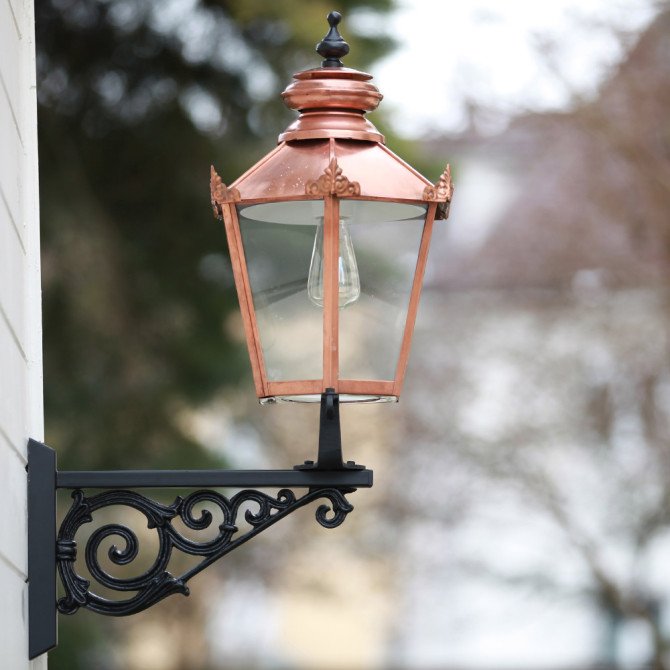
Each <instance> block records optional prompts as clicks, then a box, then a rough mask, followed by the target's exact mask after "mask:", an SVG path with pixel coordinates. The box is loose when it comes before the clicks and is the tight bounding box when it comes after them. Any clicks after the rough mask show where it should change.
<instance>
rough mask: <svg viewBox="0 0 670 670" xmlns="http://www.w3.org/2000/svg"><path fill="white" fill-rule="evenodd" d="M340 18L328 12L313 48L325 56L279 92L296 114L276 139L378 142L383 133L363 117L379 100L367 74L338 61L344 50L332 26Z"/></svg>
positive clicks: (334, 27)
mask: <svg viewBox="0 0 670 670" xmlns="http://www.w3.org/2000/svg"><path fill="white" fill-rule="evenodd" d="M341 20H342V15H341V14H339V12H330V14H328V23H329V24H330V30H329V31H328V34H327V35H326V36H325V37H324V39H323V40H321V42H319V44H318V45H317V47H316V50H317V52H318V53H319V54H320V55H321V56H323V57H324V59H325V60H324V61H323V63H322V64H321V67H320V68H313V69H310V70H304V71H303V72H298V73H297V74H294V75H293V78H294V79H296V81H294V82H293V83H291V84H289V85H288V87H287V88H286V90H285V91H284V92H283V93H282V98H283V99H284V103H285V104H286V106H287V107H288V108H289V109H295V110H298V111H299V112H300V116H299V117H298V119H296V121H294V122H293V123H292V124H291V125H290V126H289V127H288V128H287V129H286V130H285V131H284V132H283V133H282V134H281V135H280V136H279V142H290V141H293V140H314V139H328V138H336V139H351V140H362V141H367V142H381V143H382V144H384V142H385V140H384V136H383V135H382V134H381V133H380V132H379V131H378V130H377V129H376V128H375V127H374V126H373V125H372V123H370V122H369V121H368V120H367V119H365V118H364V114H365V113H366V112H371V111H373V110H375V109H377V107H378V106H379V103H380V101H381V100H382V98H383V96H382V94H381V93H380V92H379V89H378V88H377V87H376V86H375V85H374V84H372V83H370V79H372V75H370V74H368V73H367V72H361V71H359V70H354V69H351V68H348V67H344V65H343V64H342V62H341V61H340V60H339V59H340V58H341V57H342V56H345V55H346V54H348V53H349V45H348V44H347V43H346V42H345V41H344V39H342V36H341V35H340V33H339V31H338V29H337V25H338V24H339V23H340V21H341Z"/></svg>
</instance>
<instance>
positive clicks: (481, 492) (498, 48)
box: [36, 0, 670, 670]
mask: <svg viewBox="0 0 670 670" xmlns="http://www.w3.org/2000/svg"><path fill="white" fill-rule="evenodd" d="M330 9H338V10H339V11H341V12H342V13H343V15H344V22H343V24H342V26H341V27H342V32H343V34H344V36H345V38H346V39H347V41H349V42H350V43H351V46H352V49H351V54H350V56H348V57H347V61H346V64H347V65H349V66H351V67H358V68H360V69H364V70H368V71H370V72H372V74H374V75H375V83H376V84H377V85H378V86H379V88H380V89H381V91H382V93H384V94H386V96H387V99H386V101H385V102H384V103H383V104H382V109H381V111H380V112H377V113H375V114H376V117H375V118H374V123H375V124H376V125H378V127H380V128H383V131H384V132H385V133H386V135H387V142H388V144H389V146H390V147H391V148H392V149H394V150H396V151H397V152H398V153H400V154H401V155H403V156H406V157H408V159H409V160H410V162H411V163H412V164H415V165H418V166H420V167H421V169H422V171H423V172H424V174H426V176H428V177H429V178H431V179H434V180H436V179H437V177H438V176H439V174H440V173H441V172H442V170H443V169H444V164H445V162H447V161H449V162H451V164H452V168H453V176H454V182H455V184H456V191H455V199H454V204H453V206H452V213H451V217H450V219H449V221H448V222H446V224H444V225H443V224H441V225H440V226H439V227H438V228H437V230H436V237H437V239H436V241H435V246H434V248H433V249H432V251H431V254H432V255H431V258H430V260H429V270H428V277H427V286H426V290H425V293H424V298H423V302H422V306H421V308H420V314H419V323H418V324H417V331H416V334H415V340H414V345H413V350H412V355H411V357H410V365H409V367H408V374H407V378H406V384H405V389H404V394H403V399H402V401H401V403H400V404H399V405H398V406H397V407H387V406H379V407H346V408H343V411H342V422H343V441H344V442H343V443H344V448H345V453H346V455H347V457H349V458H355V459H356V461H358V462H362V463H365V464H366V465H367V466H368V467H371V468H373V469H374V470H375V487H374V488H373V489H372V490H371V491H360V492H358V493H356V494H354V495H352V496H351V499H352V502H353V503H354V505H355V506H356V512H355V514H353V515H351V517H350V518H349V519H348V520H347V522H346V523H345V524H344V525H343V526H342V527H341V528H339V529H338V530H337V531H335V532H326V531H325V530H322V529H320V528H317V527H316V526H315V524H314V523H313V519H312V517H311V512H310V511H309V510H304V512H303V514H302V515H298V516H297V517H296V518H294V519H291V520H290V521H288V520H287V521H286V522H284V524H283V526H281V525H280V526H277V527H275V528H273V529H272V530H271V531H269V532H268V533H266V534H264V536H263V537H262V538H259V539H257V540H256V541H255V542H254V543H250V544H249V545H246V546H245V547H244V548H242V549H240V550H238V551H237V552H235V553H234V554H231V555H230V556H229V557H227V558H226V559H224V560H223V561H221V563H220V564H219V565H218V566H217V568H212V569H210V570H209V573H210V574H203V575H201V576H200V577H199V579H198V580H195V581H194V582H193V584H192V589H191V591H192V595H191V596H190V598H188V599H184V598H179V597H174V598H172V599H169V600H168V601H165V602H164V603H162V604H161V605H160V606H158V607H155V608H153V609H152V610H151V611H149V612H146V613H143V614H140V615H137V616H136V617H133V618H132V619H129V620H122V621H109V620H102V619H101V618H100V617H96V616H95V615H91V616H87V614H88V613H85V612H82V613H79V614H77V615H76V616H75V617H72V618H66V617H61V624H60V625H61V644H60V646H59V648H58V649H57V650H56V651H55V652H54V653H53V654H52V655H51V657H50V665H51V668H52V669H56V668H63V669H67V670H89V669H91V670H92V669H94V668H95V670H105V669H109V670H116V669H117V668H124V669H129V670H186V669H188V670H198V669H202V670H214V669H217V668H227V669H234V670H251V669H252V668H281V669H283V670H289V669H290V670H303V669H304V670H321V669H323V670H372V669H377V668H379V669H382V668H383V669H394V670H423V669H431V670H434V669H438V668H439V669H445V670H447V669H456V668H459V669H467V668H473V669H478V668H487V669H491V670H495V669H498V668H499V669H503V668H515V669H516V668H519V669H521V668H526V669H528V670H534V669H538V670H539V669H547V670H548V669H554V668H574V669H575V670H576V669H577V668H579V669H582V668H596V667H598V668H619V667H627V668H646V667H654V668H656V669H658V670H662V669H664V668H667V667H669V664H670V650H669V649H668V647H669V645H670V619H669V614H670V613H669V610H668V604H669V598H670V577H669V576H668V571H667V568H666V558H667V557H668V556H670V534H669V533H668V522H669V519H670V516H669V513H670V507H669V505H670V450H669V449H670V447H669V446H668V445H669V438H670V435H669V434H668V433H669V431H670V414H669V413H670V364H669V354H670V340H669V335H668V305H669V300H668V272H669V269H670V265H669V261H670V259H669V257H668V256H669V253H670V219H669V218H668V211H670V207H669V205H670V122H669V121H668V119H669V118H670V84H669V82H670V78H669V76H668V75H669V74H670V72H668V70H669V69H670V14H669V11H670V9H669V8H668V5H667V3H665V2H657V3H653V2H642V1H637V2H633V0H630V1H629V2H626V1H624V0H621V1H619V2H610V3H608V4H605V3H604V2H597V1H596V0H592V1H591V2H588V3H584V2H582V3H579V4H577V3H575V2H570V1H568V0H565V1H564V2H555V3H551V6H548V5H546V4H542V3H529V2H520V1H519V2H508V3H505V4H504V5H500V4H499V3H493V2H486V1H485V0H478V1H477V2H473V3H460V4H457V3H453V2H428V1H427V0H426V1H425V2H415V3H409V2H407V3H404V4H402V3H398V4H394V3H391V2H389V1H386V0H370V1H368V2H356V1H354V0H351V1H349V0H347V1H346V2H345V1H343V2H340V6H338V7H332V6H330V5H329V4H327V3H323V2H320V1H319V2H309V3H305V2H299V1H298V0H291V1H289V0H286V1H285V2H281V3H264V2H260V1H258V2H256V1H252V0H245V2H244V3H242V2H228V1H224V0H218V1H213V0H212V1H208V2H204V1H201V0H169V1H167V0H166V1H164V2H161V3H155V2H149V1H148V0H44V2H40V3H37V7H36V14H37V17H36V18H37V24H36V25H37V73H38V82H37V83H38V101H39V129H40V137H39V141H40V165H41V203H42V205H41V207H42V215H41V216H42V228H43V233H42V236H43V256H42V258H43V290H44V330H45V335H44V337H45V340H44V351H45V360H44V366H45V405H46V441H47V443H49V444H51V445H52V446H54V447H55V448H57V450H58V452H59V460H60V464H61V467H62V468H63V469H74V468H114V467H123V468H129V467H138V468H140V467H147V468H149V467H151V468H158V467H190V468H198V467H207V466H210V465H217V466H221V465H222V464H225V465H227V466H229V467H244V468H262V467H275V466H276V467H289V466H290V465H292V464H293V463H297V462H301V461H302V460H304V459H305V458H310V457H311V456H312V455H313V453H314V448H315V444H316V432H317V411H318V410H316V409H315V408H311V407H297V406H290V407H281V408H279V407H274V408H261V407H259V406H257V405H256V403H255V397H254V393H253V388H252V384H251V380H250V370H249V364H248V362H247V356H246V351H245V347H244V342H243V336H242V333H241V324H240V319H239V316H238V312H237V305H236V297H235V295H234V290H233V283H232V276H231V271H230V265H229V262H228V259H227V252H226V249H225V240H224V235H223V231H222V230H221V229H220V227H219V224H218V222H216V221H215V220H214V219H212V218H211V214H210V210H209V202H208V199H209V196H208V171H209V165H210V164H212V163H215V164H216V165H217V168H220V169H221V170H222V171H225V173H224V174H222V177H223V178H224V181H229V180H230V179H231V178H234V177H236V176H237V175H239V174H241V172H242V171H243V170H244V169H245V168H246V167H248V165H251V164H252V163H253V162H254V161H255V160H257V159H258V157H260V156H262V155H263V154H264V153H266V152H267V150H268V149H269V148H270V147H271V146H272V144H273V143H274V139H275V137H276V135H277V134H278V133H279V132H280V131H281V130H283V128H284V127H285V126H286V125H287V123H288V122H289V119H291V118H292V117H291V113H290V112H288V110H285V109H284V108H283V105H282V102H281V99H280V97H279V93H280V92H281V90H282V89H283V88H284V87H285V85H286V84H287V83H288V82H289V81H290V76H291V74H292V72H294V71H298V70H300V69H303V68H305V67H309V66H314V65H316V64H317V63H318V60H317V57H316V56H315V55H314V54H313V45H314V43H315V42H316V41H318V39H319V38H320V37H321V36H322V33H323V32H324V28H325V21H324V18H325V15H326V14H327V12H328V11H329V10H330ZM354 243H355V240H354ZM110 447H113V448H110Z"/></svg>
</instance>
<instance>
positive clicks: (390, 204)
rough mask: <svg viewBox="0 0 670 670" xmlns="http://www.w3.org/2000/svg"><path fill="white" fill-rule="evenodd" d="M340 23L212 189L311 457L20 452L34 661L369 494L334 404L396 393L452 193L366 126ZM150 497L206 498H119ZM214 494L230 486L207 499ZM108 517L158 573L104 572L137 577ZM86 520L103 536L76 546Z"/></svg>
mask: <svg viewBox="0 0 670 670" xmlns="http://www.w3.org/2000/svg"><path fill="white" fill-rule="evenodd" d="M340 19H341V17H340V15H339V14H338V13H337V12H331V13H330V14H329V16H328V22H329V24H330V30H329V32H328V34H327V35H326V37H325V38H324V39H323V40H322V41H321V42H320V43H319V44H318V46H317V51H318V52H319V54H321V56H322V57H323V58H324V61H323V63H322V66H321V67H320V68H316V69H314V70H308V71H306V72H300V73H298V74H296V75H295V79H296V81H295V82H293V83H292V84H291V85H290V86H289V87H288V88H287V89H286V91H284V94H283V97H284V101H285V102H286V104H287V105H288V106H289V107H290V108H291V109H296V110H298V112H299V113H300V115H299V117H298V118H297V119H296V121H295V122H294V123H292V124H291V125H290V126H289V127H288V128H287V129H286V130H285V131H284V132H283V133H282V134H281V135H280V136H279V146H277V148H276V149H274V151H272V152H271V153H269V154H268V155H267V156H265V158H263V159H261V160H260V161H259V162H258V163H257V164H256V165H254V166H253V167H252V168H251V169H250V170H248V171H247V172H246V173H245V174H243V175H242V176H241V177H240V178H239V179H237V180H236V181H235V182H233V183H232V184H231V185H230V186H226V184H224V183H223V181H222V180H221V178H220V177H219V175H218V174H217V173H216V172H215V170H214V168H212V170H211V181H210V185H211V197H212V206H213V209H214V215H215V216H216V217H218V218H220V219H223V221H224V223H225V228H226V236H227V239H228V248H229V252H230V258H231V264H232V267H233V272H234V275H235V284H236V287H237V293H238V296H239V301H240V309H241V313H242V319H243V321H244V328H245V332H246V338H247V343H248V346H249V354H250V358H251V367H252V371H253V376H254V382H255V385H256V391H257V393H258V397H259V398H260V400H261V402H264V403H268V402H275V401H276V400H293V401H303V402H320V403H321V414H320V423H319V442H318V458H317V461H316V462H312V461H305V463H304V464H303V465H298V466H294V467H293V468H292V469H290V470H205V471H200V470H174V471H172V470H170V471H162V470H145V471H119V472H105V471H97V472H78V471H74V472H64V471H59V470H58V469H57V467H56V452H55V451H54V450H53V449H51V448H50V447H47V446H46V445H44V444H41V443H39V442H36V441H34V440H30V442H29V445H28V580H29V583H28V590H29V598H28V610H29V630H30V634H29V657H30V658H35V657H36V656H39V655H40V654H43V653H44V652H46V651H48V650H49V649H51V648H53V647H54V646H55V645H56V643H57V611H58V612H59V613H60V614H62V615H66V614H67V615H71V614H74V613H75V612H76V611H77V610H79V609H82V608H83V609H89V610H92V611H94V612H97V613H99V614H104V615H108V616H128V615H131V614H134V613H136V612H140V611H142V610H145V609H147V608H149V607H151V606H153V605H155V604H156V603H158V602H160V601H161V600H163V599H164V598H166V597H168V596H170V595H172V594H184V595H188V592H189V586H188V584H187V583H188V582H189V580H190V579H191V578H193V577H195V576H196V575H197V574H199V573H200V572H201V571H203V570H204V569H206V568H207V567H208V566H209V565H211V564H212V563H214V562H215V561H217V560H219V559H220V558H222V557H223V556H225V555H226V554H228V553H229V552H231V551H232V550H234V549H236V548H237V547H239V546H241V545H242V544H244V543H246V542H247V541H249V540H251V539H252V538H254V537H256V535H258V534H259V533H261V532H262V531H263V530H265V529H266V528H269V527H270V526H272V525H274V524H275V523H277V522H278V521H280V520H281V519H283V518H284V517H286V516H287V515H289V514H291V513H293V512H294V511H295V510H297V509H300V508H301V507H304V506H305V505H308V504H311V503H313V502H315V501H321V503H322V504H321V505H320V506H319V507H318V508H317V510H316V519H317V521H318V522H319V523H320V524H321V525H322V526H324V527H326V528H335V527H336V526H338V525H340V524H341V523H342V522H343V521H344V519H345V518H346V516H347V515H348V514H349V513H350V512H351V511H352V510H353V506H352V505H351V503H350V502H349V501H348V499H347V498H346V495H348V494H350V493H353V492H354V491H355V490H356V489H358V488H367V487H370V486H372V471H370V470H367V469H365V468H364V466H362V465H356V464H355V463H354V462H352V461H347V462H346V463H345V462H343V458H342V444H341V436H340V415H339V404H340V402H374V401H384V400H397V398H398V397H399V395H400V390H401V387H402V382H403V377H404V374H405V367H406V364H407V357H408V355H409V347H410V341H411V339H412V331H413V329H414V321H415V318H416V312H417V308H418V304H419V295H420V293H421V284H422V281H423V275H424V271H425V268H426V259H427V257H428V247H429V244H430V237H431V232H432V228H433V221H434V220H435V219H436V218H437V219H443V218H446V216H447V214H448V210H449V203H450V202H451V196H452V193H453V186H452V184H451V171H450V169H449V167H448V166H447V169H446V170H445V172H444V174H443V175H442V176H441V177H440V179H439V181H438V182H437V184H435V185H433V184H432V183H431V182H430V181H428V180H427V179H426V178H425V177H422V176H421V175H420V174H419V173H418V172H416V170H414V169H413V168H411V167H410V166H409V165H407V164H406V163H404V162H403V161H402V160H401V159H400V158H398V157H397V156H396V155H395V154H394V153H393V152H391V151H389V149H387V148H386V146H385V144H384V137H383V136H382V135H381V133H380V132H379V131H378V130H377V129H376V128H375V127H374V126H373V125H372V124H371V123H370V122H369V121H368V120H367V119H366V118H365V114H366V112H369V111H372V110H374V109H375V108H376V107H377V105H378V104H379V101H380V100H381V98H382V96H381V94H380V93H379V91H378V90H377V89H376V88H375V86H373V85H372V84H371V83H370V79H371V77H370V75H369V74H365V73H364V72H358V71H357V70H351V69H349V68H346V67H344V66H343V65H342V62H341V61H340V58H342V56H344V55H346V54H347V53H348V51H349V46H348V45H347V43H346V42H345V41H344V40H343V39H342V37H341V36H340V34H339V32H338V30H337V25H338V24H339V22H340ZM147 487H157V488H180V489H181V488H191V489H193V488H196V489H198V488H200V489H201V490H196V491H194V492H191V493H190V494H188V495H187V496H185V497H181V496H179V497H177V498H176V499H175V501H174V502H173V503H172V504H170V505H167V504H164V503H163V502H159V501H156V500H153V499H151V498H149V497H148V496H147V495H144V493H138V492H137V491H133V490H130V489H133V488H142V489H144V488H147ZM201 487H206V488H201ZM220 488H236V489H242V490H241V491H239V492H238V493H236V494H235V495H233V496H231V497H227V496H225V495H222V494H221V493H220V492H219V491H215V490H211V489H220ZM260 488H272V489H280V490H279V491H278V492H277V493H276V494H272V495H270V494H267V493H263V492H261V491H259V490H257V489H260ZM293 488H297V489H303V493H302V494H301V495H296V494H295V493H294V492H293V490H292V489H293ZM58 489H70V490H71V491H72V492H73V498H74V501H73V503H72V505H71V507H70V509H69V510H68V511H67V513H66V514H65V515H64V518H63V521H62V523H61V524H60V527H59V529H58V531H57V530H56V528H57V526H56V516H57V514H56V512H57V505H56V492H57V490H58ZM86 489H96V490H99V489H110V490H105V491H102V492H98V493H95V494H94V495H89V494H87V493H85V492H84V490H86ZM120 506H122V507H126V508H131V509H134V510H135V511H136V512H139V513H141V514H142V515H144V517H145V518H146V522H147V525H148V527H149V528H150V529H152V531H153V532H155V533H156V536H157V543H154V545H153V546H154V548H155V547H156V545H157V547H158V548H157V553H156V557H155V560H154V562H153V564H151V565H150V567H149V568H148V569H146V570H145V572H143V573H141V574H139V575H133V576H130V577H129V576H127V573H126V572H125V571H124V572H122V573H121V576H119V575H116V574H112V572H111V571H110V568H115V567H119V566H126V567H132V564H133V561H134V560H135V558H136V557H137V556H138V553H139V548H140V543H141V540H143V538H144V534H139V535H138V534H136V533H135V532H133V530H132V529H131V528H129V527H127V526H125V525H124V524H120V523H110V522H109V519H110V518H112V517H111V516H110V513H112V512H113V511H114V510H117V509H118V508H119V507H120ZM203 506H204V507H203ZM207 506H209V507H211V508H213V510H214V512H215V513H214V514H212V512H211V511H209V509H206V507H207ZM99 510H105V514H103V518H104V520H105V521H104V522H103V523H104V525H98V526H97V528H96V529H95V530H93V531H92V532H90V531H89V532H86V533H85V532H84V531H81V532H80V529H81V528H82V527H83V526H85V525H86V524H89V523H90V522H91V521H93V518H94V516H95V515H96V513H97V512H98V511H99ZM98 520H100V517H99V516H98ZM121 520H122V521H125V518H124V517H121ZM242 522H244V526H241V523H242ZM89 528H90V527H89ZM184 531H186V532H184ZM201 531H204V532H201ZM112 538H113V539H114V542H115V543H114V544H112V546H111V547H110V548H108V550H107V551H106V552H105V551H103V549H102V547H103V545H104V546H107V547H109V542H110V540H111V539H112ZM78 543H82V544H83V546H84V550H83V551H82V550H80V549H79V548H78ZM117 544H118V546H117ZM101 552H102V553H103V554H105V556H103V561H102V562H101V561H100V560H99V554H100V553H101ZM175 552H181V553H183V554H187V555H189V556H191V557H192V561H191V562H190V563H189V565H190V566H191V567H190V568H189V569H187V570H186V571H185V572H183V573H182V574H177V573H175V571H174V570H173V569H171V566H173V567H174V563H171V558H172V556H173V554H174V553H175ZM143 555H146V554H143ZM84 563H85V566H86V570H84V571H83V574H82V573H81V572H80V568H81V567H83V564H84ZM136 567H137V566H136ZM142 569H144V568H139V570H140V571H141V570H142ZM56 570H58V574H59V575H60V584H61V591H62V597H61V598H60V599H59V600H58V601H56V594H57V578H56ZM110 595H112V596H113V597H112V598H110V597H109V596H110Z"/></svg>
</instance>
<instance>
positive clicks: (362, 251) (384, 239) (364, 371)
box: [339, 200, 428, 381]
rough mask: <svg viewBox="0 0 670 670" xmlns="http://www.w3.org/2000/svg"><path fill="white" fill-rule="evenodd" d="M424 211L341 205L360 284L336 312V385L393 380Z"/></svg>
mask: <svg viewBox="0 0 670 670" xmlns="http://www.w3.org/2000/svg"><path fill="white" fill-rule="evenodd" d="M427 209H428V207H427V205H423V204H409V203H394V202H384V201H356V200H342V201H340V220H341V221H345V222H348V224H349V225H348V227H349V232H350V235H351V242H352V246H353V249H354V250H355V254H356V263H357V266H358V274H359V278H360V296H359V298H358V299H357V300H356V301H355V302H352V303H350V304H348V305H346V306H345V307H344V308H342V309H340V315H339V353H340V360H339V364H340V369H339V376H340V379H369V380H388V381H391V380H394V379H395V375H396V368H397V365H398V359H399V357H400V349H401V346H402V341H403V335H404V333H405V323H406V321H407V312H408V309H409V302H410V296H411V293H412V286H413V283H414V274H415V271H416V264H417V259H418V257H419V249H420V246H421V237H422V234H423V228H424V224H425V220H426V213H427Z"/></svg>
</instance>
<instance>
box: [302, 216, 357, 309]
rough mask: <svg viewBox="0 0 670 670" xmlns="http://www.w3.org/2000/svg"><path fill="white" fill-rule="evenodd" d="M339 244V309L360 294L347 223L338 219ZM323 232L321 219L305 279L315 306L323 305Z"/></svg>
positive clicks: (354, 256) (309, 295)
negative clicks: (307, 276)
mask: <svg viewBox="0 0 670 670" xmlns="http://www.w3.org/2000/svg"><path fill="white" fill-rule="evenodd" d="M339 228H340V244H339V247H340V248H339V258H338V268H337V288H338V295H339V300H338V306H339V307H340V309H341V308H342V307H346V306H347V305H350V304H351V303H352V302H356V300H358V298H359V297H360V295H361V280H360V277H359V276H358V265H357V263H356V254H355V253H354V245H353V243H352V241H351V233H350V232H349V225H348V224H347V223H346V222H345V221H343V220H340V225H339ZM323 232H324V223H323V219H321V221H320V223H319V225H318V226H317V229H316V235H315V236H314V250H313V251H312V261H311V263H310V266H309V278H308V279H307V295H308V297H309V299H310V300H311V302H312V303H313V304H314V305H316V306H317V307H323Z"/></svg>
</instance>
